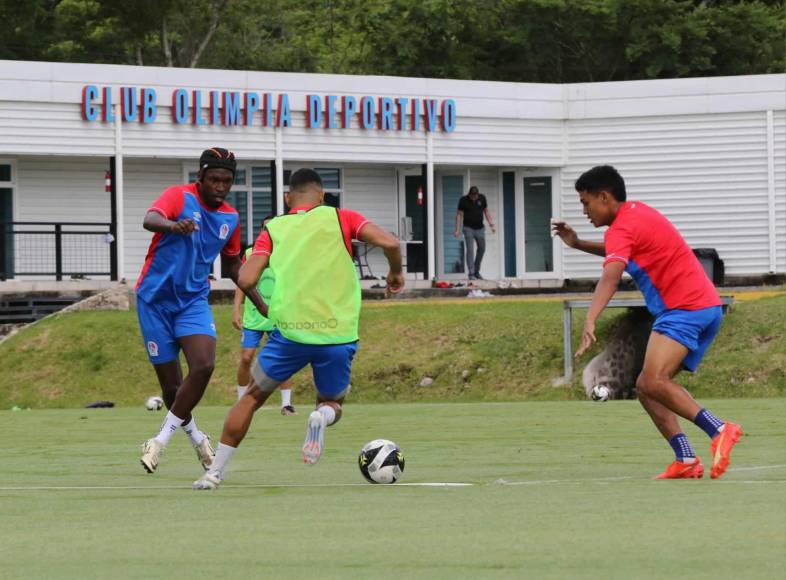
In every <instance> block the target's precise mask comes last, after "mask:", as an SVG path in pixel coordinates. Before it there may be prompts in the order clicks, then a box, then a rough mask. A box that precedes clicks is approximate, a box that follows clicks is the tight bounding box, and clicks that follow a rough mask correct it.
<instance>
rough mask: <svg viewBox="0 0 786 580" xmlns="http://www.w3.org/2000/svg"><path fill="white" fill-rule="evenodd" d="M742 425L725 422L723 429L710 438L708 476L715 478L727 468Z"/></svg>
mask: <svg viewBox="0 0 786 580" xmlns="http://www.w3.org/2000/svg"><path fill="white" fill-rule="evenodd" d="M742 434H743V433H742V427H740V426H739V425H737V424H736V423H726V424H725V427H723V431H721V432H720V434H718V435H716V436H715V437H714V438H713V440H712V447H711V448H710V449H711V450H712V467H710V477H711V478H712V479H717V478H719V477H720V476H721V475H723V474H724V473H726V470H727V469H728V468H729V464H730V463H731V450H732V448H733V447H734V446H735V445H736V444H737V442H738V441H739V440H740V437H741V436H742Z"/></svg>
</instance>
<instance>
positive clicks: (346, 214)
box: [252, 206, 370, 256]
mask: <svg viewBox="0 0 786 580" xmlns="http://www.w3.org/2000/svg"><path fill="white" fill-rule="evenodd" d="M312 207H313V206H312ZM310 209H311V207H293V208H292V209H290V210H289V213H297V212H299V211H308V210H310ZM338 219H339V223H340V224H341V231H342V233H343V234H344V245H345V246H346V247H347V252H349V255H350V256H352V240H357V239H358V236H359V235H360V232H361V231H362V230H363V228H364V227H366V225H367V224H369V223H370V222H369V221H368V220H367V219H366V218H364V217H363V216H362V215H360V214H359V213H358V212H356V211H352V210H351V209H339V210H338ZM272 251H273V241H272V240H271V239H270V234H269V233H268V232H267V230H265V229H263V230H262V232H261V233H260V234H259V236H258V237H257V240H256V242H254V251H253V252H252V253H253V254H266V255H268V256H269V255H270V254H271V252H272Z"/></svg>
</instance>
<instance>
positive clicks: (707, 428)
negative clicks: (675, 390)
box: [693, 409, 724, 438]
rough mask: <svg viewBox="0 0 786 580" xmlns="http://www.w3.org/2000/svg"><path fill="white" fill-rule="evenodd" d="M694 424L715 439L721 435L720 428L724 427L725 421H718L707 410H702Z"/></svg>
mask: <svg viewBox="0 0 786 580" xmlns="http://www.w3.org/2000/svg"><path fill="white" fill-rule="evenodd" d="M693 422H694V423H695V424H696V426H697V427H698V428H699V429H701V430H702V431H704V432H705V433H706V434H707V435H709V436H710V438H714V437H715V436H716V435H717V434H718V433H720V428H721V427H723V425H724V423H723V421H721V420H720V419H718V418H717V417H716V416H715V415H713V414H712V413H710V412H709V411H708V410H707V409H702V410H701V411H699V414H698V415H696V417H695V418H694V419H693Z"/></svg>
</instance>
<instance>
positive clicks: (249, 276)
mask: <svg viewBox="0 0 786 580" xmlns="http://www.w3.org/2000/svg"><path fill="white" fill-rule="evenodd" d="M269 261H270V256H268V255H267V254H252V255H251V256H249V258H248V260H246V262H245V263H244V264H243V265H242V266H241V268H240V272H239V274H238V277H237V282H236V284H237V286H238V288H240V289H241V290H242V291H243V292H244V293H245V295H246V296H248V298H249V300H251V302H252V303H253V304H254V306H256V307H257V310H259V312H260V313H261V314H262V316H267V311H268V306H267V304H265V301H264V300H263V299H262V296H261V295H260V294H259V291H258V290H257V283H258V282H259V279H260V278H261V277H262V272H263V271H264V270H265V268H267V265H268V262H269Z"/></svg>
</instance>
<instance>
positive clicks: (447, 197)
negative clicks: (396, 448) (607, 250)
mask: <svg viewBox="0 0 786 580" xmlns="http://www.w3.org/2000/svg"><path fill="white" fill-rule="evenodd" d="M413 101H414V102H416V103H417V104H416V105H415V108H414V109H413ZM106 103H109V106H107V105H106ZM353 105H354V107H353ZM353 109H354V110H353ZM784 109H786V77H784V75H757V76H744V77H722V78H697V79H679V80H655V81H635V82H615V83H592V84H572V85H546V84H525V83H499V82H480V81H455V80H435V79H415V78H393V77H373V76H343V75H317V74H290V73H264V72H244V71H225V70H194V69H171V68H153V67H134V66H112V65H88V64H62V63H45V62H16V61H0V224H6V225H4V226H0V227H3V228H4V229H3V230H0V240H1V241H0V266H2V268H0V273H4V275H5V277H8V278H14V279H17V280H20V279H21V280H24V279H41V278H49V279H52V278H54V273H55V271H56V270H59V271H60V272H61V273H62V277H63V278H68V277H71V276H73V275H77V276H79V275H86V276H87V277H90V278H101V277H102V275H103V277H108V275H109V274H110V270H111V268H110V262H111V260H110V256H111V254H112V252H111V250H115V249H116V269H115V270H114V273H115V274H116V275H117V276H118V277H120V278H127V279H129V280H134V279H136V277H137V275H138V273H139V270H140V268H141V266H142V262H143V259H144V256H145V253H146V250H147V247H148V244H149V242H150V237H151V235H150V233H149V232H146V231H145V230H143V229H142V219H143V216H144V213H145V210H146V208H147V207H148V206H149V205H150V203H151V201H152V200H153V199H155V198H156V197H157V196H158V195H159V193H160V192H161V191H162V190H163V189H164V188H166V187H167V186H169V185H172V184H175V183H185V182H186V181H187V180H188V179H189V177H190V174H191V173H192V172H193V171H195V169H196V160H197V158H198V156H199V153H200V152H201V151H202V150H203V149H205V148H206V147H211V146H221V147H227V148H229V149H231V150H233V151H234V152H235V154H236V156H237V158H238V160H239V169H240V171H238V174H237V183H236V185H235V187H234V189H233V194H232V199H231V200H230V201H231V203H232V204H233V205H235V207H237V208H238V209H239V211H240V213H241V218H242V220H243V236H244V241H245V242H246V243H251V242H252V241H253V239H254V238H255V236H256V234H257V233H258V229H259V224H260V221H261V218H262V217H263V216H264V215H266V214H268V213H271V212H272V211H273V209H274V208H279V209H280V208H282V207H283V192H284V191H285V189H286V187H287V180H288V176H289V172H291V171H292V170H294V169H296V168H299V167H313V168H317V169H318V170H319V171H320V172H321V173H322V175H323V178H324V180H325V185H326V188H327V191H329V192H330V193H332V194H334V196H335V197H334V198H333V199H334V201H335V202H336V203H339V204H340V205H341V206H343V207H350V208H353V209H355V210H357V211H359V212H361V213H363V214H365V215H366V216H367V217H368V218H370V219H371V220H373V221H374V222H376V223H377V224H379V225H380V226H382V227H383V228H386V229H388V230H390V231H392V232H394V233H396V234H398V235H400V236H401V237H402V239H403V240H405V241H406V240H407V239H410V242H409V243H406V244H404V249H405V256H406V262H407V271H408V275H409V277H410V278H412V279H421V280H423V279H425V280H430V279H432V278H434V277H437V278H440V279H448V280H449V279H451V278H463V277H465V274H463V273H462V272H463V271H464V268H465V266H464V265H463V263H462V260H461V252H462V247H463V246H462V242H461V241H460V240H457V239H456V238H454V237H453V235H452V234H453V230H454V220H455V215H456V205H457V202H458V200H459V197H460V196H461V195H463V194H465V193H466V191H467V189H468V188H469V186H470V185H477V186H478V187H479V188H480V190H481V192H482V193H484V194H485V195H486V197H487V199H488V202H489V209H490V212H491V215H492V217H493V218H494V220H495V223H496V225H497V226H498V227H497V233H496V234H495V235H494V234H491V232H490V231H487V244H488V247H487V252H486V257H485V259H484V261H483V267H482V271H481V273H482V275H483V276H484V277H485V278H488V279H510V280H511V282H512V283H513V284H514V285H524V286H528V285H530V286H531V285H535V286H537V285H552V286H553V285H560V284H561V283H562V281H563V280H565V279H581V278H597V277H598V273H599V265H600V259H599V258H596V257H592V256H589V255H586V254H583V253H581V252H576V251H573V250H569V249H566V248H564V247H563V245H562V244H561V243H560V242H559V241H558V240H554V239H552V238H551V237H550V235H549V219H550V218H551V217H554V216H561V217H563V218H565V219H567V220H568V221H569V223H572V224H573V225H574V226H575V227H576V229H577V230H578V232H579V235H580V236H582V237H594V238H596V239H599V238H600V236H601V232H600V231H595V230H593V228H592V227H591V225H590V224H589V223H588V222H587V221H586V220H585V219H584V218H583V216H582V215H581V207H580V205H579V203H578V198H577V195H576V193H575V191H574V190H573V182H574V180H575V179H576V177H577V176H578V175H579V174H580V173H581V172H582V171H584V170H586V169H588V168H590V167H591V166H593V165H598V164H612V165H614V166H615V167H617V168H618V169H619V170H620V172H621V173H622V175H623V176H624V178H625V180H626V183H627V187H628V195H629V198H631V199H639V200H642V201H645V202H647V203H649V204H651V205H653V206H655V207H656V208H657V209H659V210H660V211H662V212H663V213H664V214H666V216H667V217H669V219H671V220H672V221H673V222H674V224H675V225H676V226H677V227H678V228H679V229H680V231H681V232H682V233H683V235H684V236H685V238H686V239H687V241H688V243H689V244H690V245H691V246H692V247H711V248H715V249H717V251H718V253H719V254H720V257H721V259H723V260H724V261H725V267H726V275H727V276H730V277H738V276H739V277H747V276H756V277H758V276H763V275H766V274H768V273H780V274H782V273H784V271H786V112H785V111H784ZM413 112H416V114H415V113H413ZM287 113H289V114H287ZM372 113H373V114H372ZM113 119H114V120H113ZM118 119H124V120H123V122H118V121H117V120H118ZM345 123H346V124H347V125H348V126H347V127H344V124H345ZM312 125H316V126H312ZM363 125H365V126H366V128H364V127H363ZM110 163H112V164H114V167H115V173H114V175H115V182H114V197H115V199H116V208H117V211H116V220H115V221H116V227H115V226H112V225H111V222H112V210H111V205H112V204H111V198H112V197H113V196H112V194H110V193H108V192H107V191H106V190H105V175H106V172H107V170H108V169H109V168H110ZM419 190H420V193H419ZM406 218H409V219H406ZM29 222H48V224H47V225H43V224H41V225H36V224H30V223H29ZM68 222H91V223H101V224H103V225H101V226H94V225H81V226H68V225H66V223H68ZM55 223H60V224H62V225H60V226H59V229H60V231H61V233H62V235H61V236H59V237H58V236H55V235H54V234H53V232H54V230H55V226H54V225H53V224H55ZM11 224H12V225H11ZM410 224H411V228H410ZM410 229H411V231H407V230H410ZM34 231H37V232H42V233H35V234H33V233H30V232H34ZM73 231H86V232H97V233H93V234H91V235H87V234H74V233H71V234H69V233H67V232H73ZM110 231H112V232H114V236H113V237H115V238H116V240H115V242H114V243H113V244H111V245H110V244H108V243H107V240H108V239H109V238H107V237H106V236H105V233H107V232H110ZM24 232H28V233H24ZM43 232H46V233H43ZM409 234H411V236H410V235H409ZM58 239H59V240H60V241H59V247H57V248H56V245H55V244H56V240H58ZM56 250H57V251H56ZM58 255H59V256H60V258H59V260H58V258H57V256H58ZM368 259H369V263H370V266H371V270H372V272H373V274H375V275H377V276H382V275H384V274H385V272H386V268H385V265H384V258H383V256H382V254H381V253H380V252H377V251H371V252H370V253H369V255H368Z"/></svg>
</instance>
